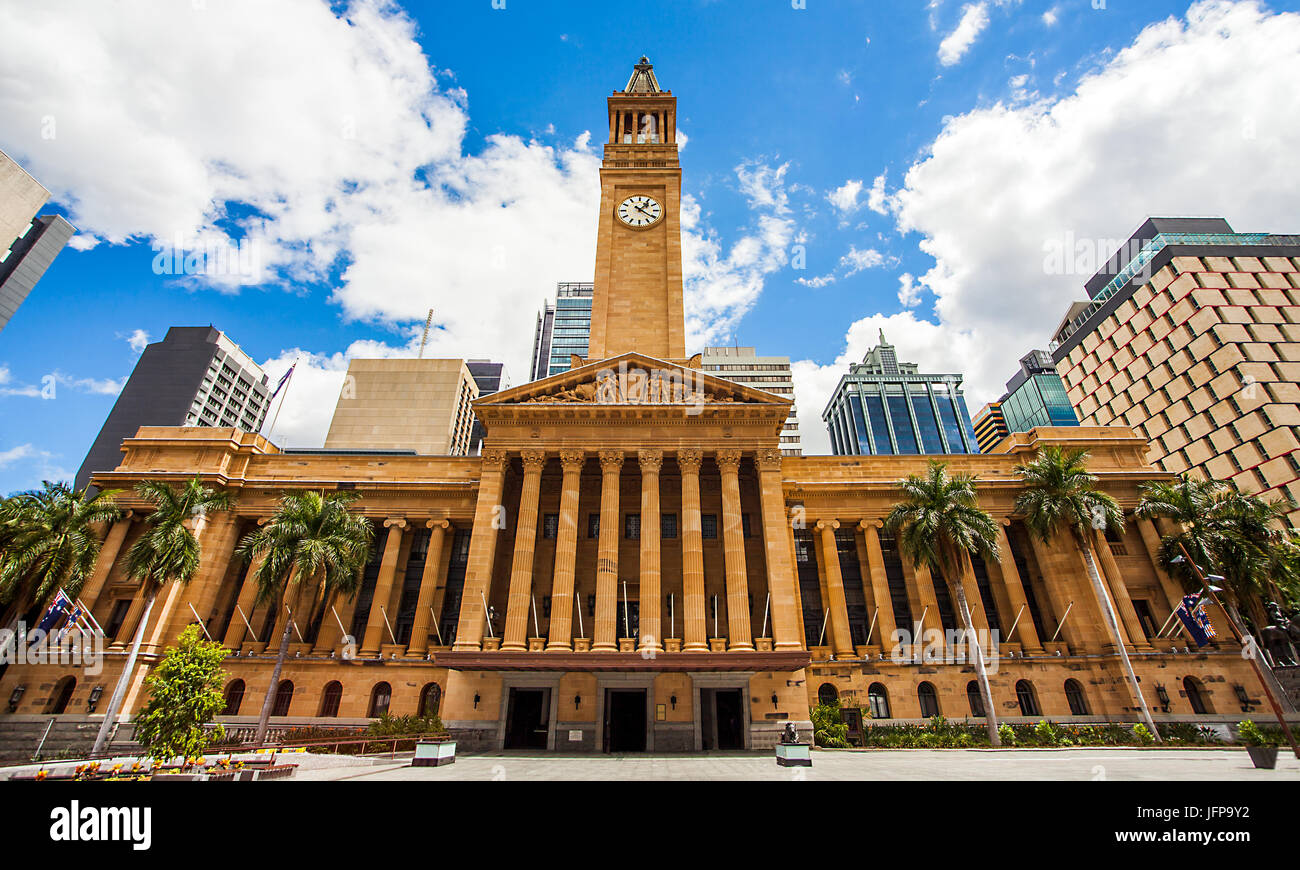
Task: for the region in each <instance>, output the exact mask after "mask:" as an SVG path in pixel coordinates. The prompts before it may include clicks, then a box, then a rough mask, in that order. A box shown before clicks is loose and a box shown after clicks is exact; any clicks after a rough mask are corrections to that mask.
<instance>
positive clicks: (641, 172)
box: [587, 57, 686, 362]
mask: <svg viewBox="0 0 1300 870" xmlns="http://www.w3.org/2000/svg"><path fill="white" fill-rule="evenodd" d="M608 102H609V141H608V142H606V143H605V159H604V163H603V164H602V165H601V168H600V220H599V223H598V227H597V238H596V272H595V291H594V294H593V298H592V310H591V342H590V345H589V350H588V352H587V359H588V360H590V361H593V362H594V361H597V360H602V359H608V358H610V357H613V356H616V355H618V354H621V353H625V352H627V351H638V352H640V353H643V354H646V355H647V356H651V357H655V358H658V359H663V360H675V361H682V360H684V359H685V356H686V322H685V316H684V314H683V310H682V236H681V192H682V170H681V165H680V164H679V163H678V160H677V98H676V97H674V96H673V95H672V91H664V90H660V89H659V82H658V80H657V79H656V78H655V73H654V66H653V65H652V64H651V63H650V61H649V60H648V59H647V58H645V57H642V58H641V62H640V63H638V64H636V66H635V67H634V69H633V71H632V77H631V78H630V79H628V82H627V86H626V87H625V88H624V89H623V90H622V91H615V92H614V94H613V95H612V96H611V97H609V100H608Z"/></svg>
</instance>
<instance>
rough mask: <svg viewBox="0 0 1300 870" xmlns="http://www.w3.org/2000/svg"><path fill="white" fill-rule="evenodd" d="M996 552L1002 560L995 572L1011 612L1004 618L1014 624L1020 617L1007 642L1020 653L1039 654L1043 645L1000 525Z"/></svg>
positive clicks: (1004, 533) (1014, 561)
mask: <svg viewBox="0 0 1300 870" xmlns="http://www.w3.org/2000/svg"><path fill="white" fill-rule="evenodd" d="M998 552H999V553H1001V554H1002V560H1001V561H1000V562H999V563H998V567H997V570H998V571H1000V572H1001V574H1002V585H1003V586H1004V587H1005V589H1006V593H1007V602H1008V603H1009V604H1010V605H1011V612H1010V613H1008V614H1007V616H1006V618H1007V619H1009V620H1011V621H1012V622H1015V619H1016V617H1017V616H1019V617H1020V621H1019V622H1016V630H1015V636H1014V637H1011V638H1008V640H1011V641H1015V642H1017V643H1019V644H1020V649H1021V651H1022V652H1027V653H1041V652H1042V651H1043V643H1042V640H1041V639H1040V638H1039V637H1038V629H1037V628H1036V627H1035V626H1034V617H1033V614H1031V613H1030V612H1029V599H1028V597H1026V595H1025V586H1024V580H1023V579H1022V578H1021V576H1020V569H1019V568H1018V567H1016V559H1015V556H1014V555H1013V554H1012V552H1011V542H1010V541H1008V540H1007V530H1006V527H1005V526H1003V525H1002V523H998ZM1022 608H1023V609H1022ZM1010 628H1011V624H1010V623H1008V624H1007V629H1008V630H1010Z"/></svg>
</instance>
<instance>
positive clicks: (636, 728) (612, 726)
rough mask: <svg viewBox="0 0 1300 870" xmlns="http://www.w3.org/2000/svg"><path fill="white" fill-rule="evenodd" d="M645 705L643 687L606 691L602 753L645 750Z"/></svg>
mask: <svg viewBox="0 0 1300 870" xmlns="http://www.w3.org/2000/svg"><path fill="white" fill-rule="evenodd" d="M645 704H646V700H645V689H609V690H607V692H606V696H605V751H606V752H645V729H646V718H645V717H646V713H645Z"/></svg>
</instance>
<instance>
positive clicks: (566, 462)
mask: <svg viewBox="0 0 1300 870" xmlns="http://www.w3.org/2000/svg"><path fill="white" fill-rule="evenodd" d="M586 464H587V451H585V450H582V449H581V448H566V449H564V450H561V451H560V465H561V467H563V468H564V470H565V471H582V466H584V465H586Z"/></svg>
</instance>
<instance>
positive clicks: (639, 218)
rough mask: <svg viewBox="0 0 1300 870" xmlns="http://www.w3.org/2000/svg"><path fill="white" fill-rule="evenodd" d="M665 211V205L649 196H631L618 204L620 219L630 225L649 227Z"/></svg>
mask: <svg viewBox="0 0 1300 870" xmlns="http://www.w3.org/2000/svg"><path fill="white" fill-rule="evenodd" d="M663 213H664V210H663V206H661V205H659V203H658V201H656V200H654V199H652V198H650V197H648V196H640V195H638V196H629V197H628V198H627V199H625V200H623V201H622V202H621V203H619V205H618V219H619V220H621V221H622V222H623V223H625V224H627V225H628V226H630V227H648V226H650V224H652V223H655V222H656V221H658V220H659V218H661V217H662V216H663Z"/></svg>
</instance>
